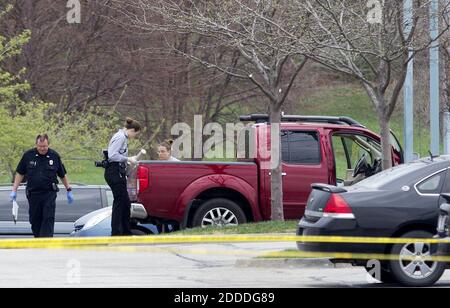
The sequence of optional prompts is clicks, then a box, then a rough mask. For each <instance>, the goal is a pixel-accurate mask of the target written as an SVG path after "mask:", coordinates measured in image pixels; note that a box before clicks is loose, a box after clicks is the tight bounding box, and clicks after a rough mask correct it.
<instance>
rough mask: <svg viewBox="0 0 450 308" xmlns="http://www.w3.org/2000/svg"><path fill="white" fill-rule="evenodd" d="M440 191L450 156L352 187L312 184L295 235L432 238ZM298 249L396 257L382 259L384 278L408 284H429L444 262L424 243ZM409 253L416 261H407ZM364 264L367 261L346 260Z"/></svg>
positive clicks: (447, 183) (447, 178) (448, 181)
mask: <svg viewBox="0 0 450 308" xmlns="http://www.w3.org/2000/svg"><path fill="white" fill-rule="evenodd" d="M441 193H450V156H441V157H437V158H428V159H422V160H418V161H414V162H411V163H408V164H405V165H400V166H397V167H394V168H392V169H389V170H386V171H383V172H381V173H379V174H377V175H374V176H372V177H371V178H368V179H366V180H364V181H361V182H360V183H358V184H356V185H354V186H351V187H335V186H329V185H323V184H314V185H313V191H312V192H311V195H310V197H309V200H308V204H307V208H306V212H305V216H304V217H303V218H302V219H301V221H300V222H299V226H298V232H297V233H298V235H304V236H345V237H349V236H351V237H387V238H432V237H433V236H434V235H435V234H436V227H437V221H438V216H439V206H440V205H441V204H442V203H444V201H445V200H444V199H443V198H442V197H441V196H440V194H441ZM298 248H299V249H300V250H302V251H309V252H311V251H313V252H330V253H331V252H350V253H375V254H393V255H399V259H396V260H393V261H383V262H382V269H381V277H380V278H379V279H380V280H381V281H384V282H394V281H395V282H400V283H402V284H404V285H409V286H423V285H430V284H433V283H434V282H436V281H437V280H438V279H439V278H440V277H441V276H442V274H443V272H444V270H445V264H441V263H436V262H429V261H427V260H426V257H427V256H429V255H430V254H433V252H434V250H436V247H434V245H428V244H423V243H422V244H420V243H419V244H417V243H416V244H415V243H411V244H402V245H400V244H396V245H382V244H367V245H365V244H324V243H298ZM411 256H415V258H416V259H414V260H411ZM346 261H349V262H352V263H353V264H354V265H359V266H366V264H367V263H366V262H367V261H358V260H346Z"/></svg>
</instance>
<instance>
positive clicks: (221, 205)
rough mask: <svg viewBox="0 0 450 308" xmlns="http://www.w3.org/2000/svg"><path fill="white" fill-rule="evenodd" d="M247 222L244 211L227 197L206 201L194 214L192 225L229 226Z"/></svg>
mask: <svg viewBox="0 0 450 308" xmlns="http://www.w3.org/2000/svg"><path fill="white" fill-rule="evenodd" d="M246 222H247V218H246V217H245V214H244V211H243V210H242V209H241V208H240V207H239V205H237V204H236V203H234V202H233V201H230V200H227V199H211V200H209V201H206V202H205V203H204V204H203V205H201V206H200V208H199V209H198V210H197V212H196V213H195V215H194V219H193V227H202V228H206V227H229V226H237V225H240V224H243V223H246Z"/></svg>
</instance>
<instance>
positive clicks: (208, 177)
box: [128, 115, 403, 228]
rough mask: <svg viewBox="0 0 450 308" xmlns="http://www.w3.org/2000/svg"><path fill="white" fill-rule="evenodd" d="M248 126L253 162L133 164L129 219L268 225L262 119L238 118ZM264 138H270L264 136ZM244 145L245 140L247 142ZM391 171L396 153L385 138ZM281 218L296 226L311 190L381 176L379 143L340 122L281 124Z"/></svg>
mask: <svg viewBox="0 0 450 308" xmlns="http://www.w3.org/2000/svg"><path fill="white" fill-rule="evenodd" d="M241 121H253V122H256V123H255V124H253V125H252V126H251V127H250V130H254V132H253V133H254V134H250V135H251V136H254V137H253V140H248V142H251V143H253V144H254V145H256V149H257V150H256V158H254V159H252V160H239V161H238V162H233V163H229V162H206V161H183V162H165V161H141V162H140V163H139V165H138V167H137V168H136V169H135V171H134V172H132V173H131V174H130V176H129V181H128V189H129V193H130V197H131V200H132V201H133V202H136V203H134V204H133V207H132V219H134V220H139V221H140V222H143V221H144V222H151V223H154V224H157V225H159V226H163V225H167V224H171V225H172V226H175V228H186V227H188V228H189V227H197V226H209V225H216V226H217V225H220V226H223V225H236V224H242V223H246V222H258V221H263V220H270V217H271V205H270V170H266V169H265V168H262V165H263V164H264V163H267V162H268V161H270V157H269V158H268V157H266V156H267V155H263V154H262V153H260V151H259V149H260V148H261V147H260V144H261V142H263V141H262V140H260V139H261V134H258V131H259V130H262V129H264V132H267V133H265V134H266V136H265V137H267V134H270V129H267V128H268V126H269V125H270V124H268V116H267V115H250V116H243V117H241ZM269 137H270V136H269ZM250 139H252V138H250ZM391 144H393V149H392V156H393V162H394V164H395V165H396V164H400V163H403V151H402V148H401V146H400V144H399V142H398V140H397V138H396V137H395V136H394V135H392V140H391ZM281 145H282V149H281V151H282V170H283V195H284V202H283V206H284V214H285V218H286V219H296V220H298V219H300V218H301V217H302V216H303V214H304V210H305V206H306V203H307V199H308V196H309V194H310V192H311V184H312V183H316V182H317V183H328V184H332V185H337V186H346V185H351V184H353V183H355V182H357V181H360V180H361V179H363V178H365V177H367V176H370V175H372V174H374V173H376V172H379V171H381V146H380V137H379V136H378V135H377V134H375V133H373V132H371V131H370V130H368V129H366V128H365V127H364V126H363V125H361V124H359V123H358V122H356V121H354V120H353V119H351V118H347V117H320V116H283V118H282V124H281Z"/></svg>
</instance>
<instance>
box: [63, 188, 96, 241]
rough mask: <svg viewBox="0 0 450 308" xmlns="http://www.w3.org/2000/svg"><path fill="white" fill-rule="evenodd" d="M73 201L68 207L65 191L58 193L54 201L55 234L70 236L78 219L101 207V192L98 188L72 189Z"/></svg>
mask: <svg viewBox="0 0 450 308" xmlns="http://www.w3.org/2000/svg"><path fill="white" fill-rule="evenodd" d="M73 195H74V198H75V201H74V202H73V204H71V205H69V204H68V202H67V197H66V193H65V189H62V190H61V192H60V193H58V197H57V199H56V213H55V215H56V217H55V234H70V233H71V232H72V231H73V223H74V222H75V221H76V220H77V219H79V218H80V217H82V216H84V215H86V214H88V213H90V212H93V211H96V210H99V209H101V208H102V207H103V204H102V192H101V189H100V188H98V187H95V188H93V187H76V188H73Z"/></svg>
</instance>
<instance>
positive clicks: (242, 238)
mask: <svg viewBox="0 0 450 308" xmlns="http://www.w3.org/2000/svg"><path fill="white" fill-rule="evenodd" d="M244 242H303V243H341V244H408V243H427V244H450V238H447V239H424V238H422V239H407V238H375V237H341V236H295V235H178V236H173V235H169V236H159V235H157V236H131V237H96V238H50V239H49V238H46V239H2V240H0V249H33V248H44V249H45V248H58V247H59V248H71V247H74V246H105V245H145V244H147V245H149V244H193V243H199V244H202V243H205V244H206V243H244Z"/></svg>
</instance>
